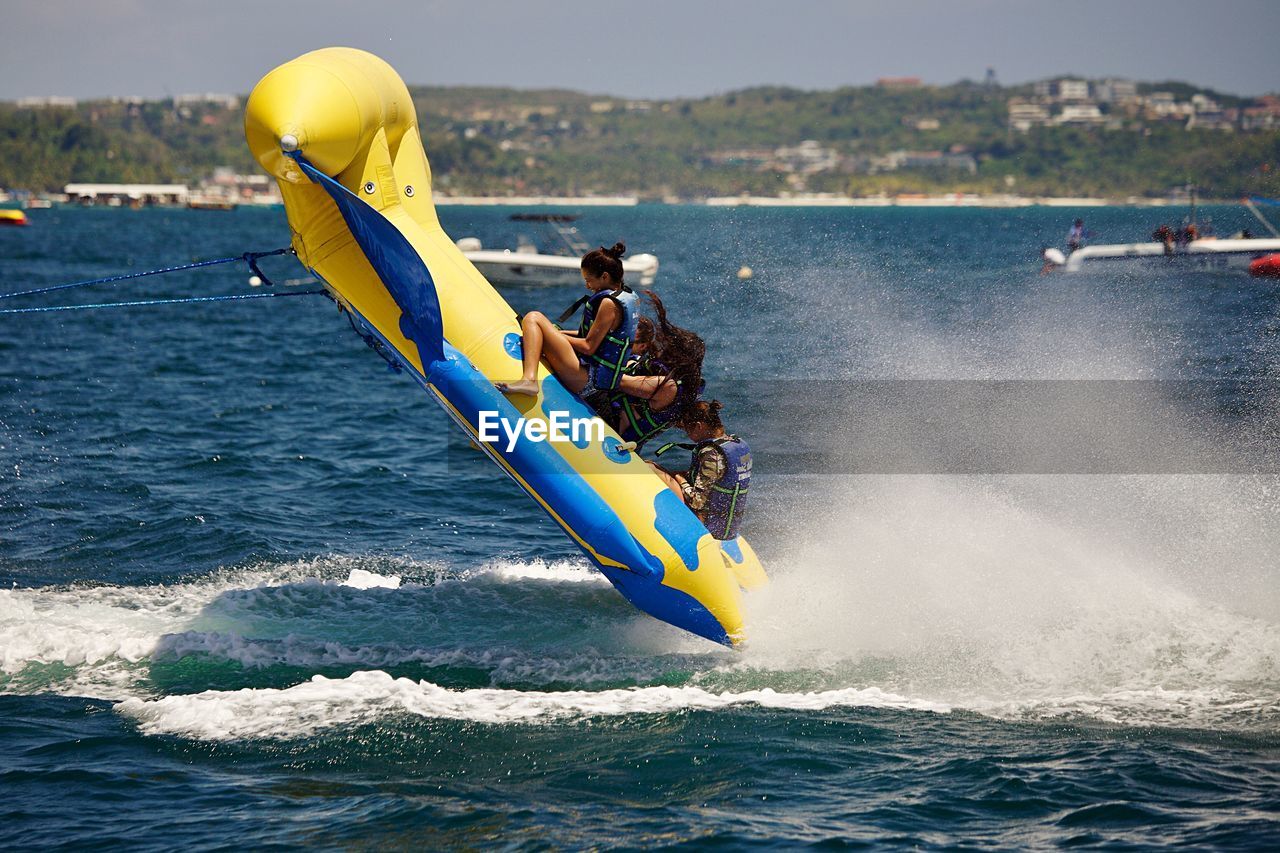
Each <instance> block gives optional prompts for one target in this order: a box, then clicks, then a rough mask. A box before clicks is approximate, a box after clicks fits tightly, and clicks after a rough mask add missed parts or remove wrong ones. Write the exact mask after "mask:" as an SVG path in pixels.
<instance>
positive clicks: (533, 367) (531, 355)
mask: <svg viewBox="0 0 1280 853" xmlns="http://www.w3.org/2000/svg"><path fill="white" fill-rule="evenodd" d="M520 331H521V332H522V333H523V335H524V341H523V348H524V361H523V367H524V374H523V375H522V376H521V377H520V381H519V382H495V383H494V384H495V385H496V386H497V387H498V390H499V391H502V392H504V393H507V394H528V395H530V396H535V395H537V393H538V362H539V361H541V360H542V359H543V358H544V357H545V358H546V360H547V364H548V365H549V366H550V367H551V371H552V372H553V373H554V374H555V375H556V376H557V377H559V379H560V381H561V382H562V383H563V384H564V387H565V388H567V389H569V390H570V391H572V392H574V393H577V392H578V391H581V390H582V389H583V388H585V387H587V371H586V369H585V368H583V366H582V365H581V364H579V363H578V354H577V353H576V352H575V351H574V349H573V345H572V344H570V343H569V339H568V338H566V337H565V336H564V335H563V334H561V333H560V330H559V329H557V328H556V327H555V326H554V325H553V324H552V322H551V321H550V320H548V319H547V317H546V315H545V314H543V313H541V312H540V311H531V312H529V313H528V314H525V315H524V320H523V321H521V323H520Z"/></svg>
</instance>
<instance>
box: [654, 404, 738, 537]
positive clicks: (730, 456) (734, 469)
mask: <svg viewBox="0 0 1280 853" xmlns="http://www.w3.org/2000/svg"><path fill="white" fill-rule="evenodd" d="M722 408H723V404H721V403H720V401H719V400H712V401H711V402H709V403H708V402H707V401H706V400H698V401H697V402H696V403H693V404H692V405H691V406H689V408H688V410H687V411H686V412H685V413H684V415H683V416H681V418H680V420H679V421H678V425H679V426H680V427H681V428H682V429H683V430H684V431H685V432H686V433H688V435H689V438H691V439H693V440H694V441H695V442H696V444H692V445H690V444H682V445H678V446H680V447H685V448H688V449H690V450H692V451H693V464H692V465H690V466H689V470H688V471H682V472H679V473H677V472H674V471H667V470H666V469H664V468H661V467H659V466H658V465H657V464H655V463H653V462H650V463H649V464H650V465H652V466H653V469H654V471H655V472H657V474H658V476H659V477H661V478H662V479H663V480H664V481H665V482H666V484H667V487H668V488H669V489H671V491H673V492H675V493H676V494H677V495H679V496H680V499H681V500H683V501H684V502H685V504H687V505H688V507H689V509H691V510H693V511H694V514H696V515H697V516H698V519H699V520H700V521H702V523H703V524H705V525H706V527H707V530H708V531H709V532H710V533H711V535H712V536H713V537H715V538H716V539H721V540H728V539H734V538H736V537H737V535H738V527H739V526H740V525H741V523H742V513H743V510H744V509H745V507H746V497H747V492H748V490H749V489H750V487H751V448H750V447H748V446H747V443H746V442H745V441H743V440H742V439H740V438H738V437H737V436H736V435H729V434H727V433H726V432H725V429H724V424H723V423H722V422H721V421H720V410H721V409H722ZM673 446H677V445H674V444H668V445H666V446H664V447H663V448H661V449H660V450H659V451H658V453H659V455H661V454H662V452H663V451H665V450H668V449H669V448H671V447H673Z"/></svg>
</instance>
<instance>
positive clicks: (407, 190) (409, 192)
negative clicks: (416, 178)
mask: <svg viewBox="0 0 1280 853" xmlns="http://www.w3.org/2000/svg"><path fill="white" fill-rule="evenodd" d="M404 194H405V195H406V196H408V197H409V198H413V184H406V185H405V188H404Z"/></svg>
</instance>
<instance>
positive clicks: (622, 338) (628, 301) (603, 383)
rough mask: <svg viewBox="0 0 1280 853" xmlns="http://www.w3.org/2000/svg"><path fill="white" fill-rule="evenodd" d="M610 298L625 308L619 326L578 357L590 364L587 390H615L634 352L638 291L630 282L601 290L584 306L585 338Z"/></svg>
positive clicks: (581, 332)
mask: <svg viewBox="0 0 1280 853" xmlns="http://www.w3.org/2000/svg"><path fill="white" fill-rule="evenodd" d="M606 299H612V300H613V301H614V303H615V304H616V305H617V306H618V309H619V310H620V311H621V312H622V318H621V321H620V322H619V323H618V328H616V329H614V330H613V331H611V332H609V333H608V334H607V335H605V338H604V340H603V341H601V342H600V346H599V347H597V348H596V351H595V352H594V353H592V354H591V355H580V356H578V361H579V362H580V363H581V364H582V366H583V367H585V368H587V387H586V388H585V389H583V393H584V394H587V393H591V392H593V391H612V390H613V389H615V388H617V387H618V383H619V382H620V381H621V380H622V369H623V368H624V367H625V366H626V364H627V356H629V355H630V354H631V341H633V340H634V339H635V336H636V321H637V319H638V318H637V316H636V310H635V305H636V295H635V292H634V291H632V290H631V288H629V287H627V286H626V285H623V286H622V289H621V290H618V291H613V290H599V291H596V293H594V294H592V296H591V297H590V298H589V299H588V300H587V304H586V307H585V308H583V309H582V322H581V323H580V324H579V325H578V334H579V335H581V336H582V337H583V338H585V337H586V336H587V334H588V333H589V332H590V331H591V326H592V324H593V323H595V320H596V315H597V314H599V313H600V305H601V304H602V303H603V302H604V300H606Z"/></svg>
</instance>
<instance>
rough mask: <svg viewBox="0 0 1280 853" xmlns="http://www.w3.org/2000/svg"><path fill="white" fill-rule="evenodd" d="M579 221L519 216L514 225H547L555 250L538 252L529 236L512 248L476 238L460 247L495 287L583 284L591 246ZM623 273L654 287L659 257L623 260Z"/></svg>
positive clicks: (554, 215)
mask: <svg viewBox="0 0 1280 853" xmlns="http://www.w3.org/2000/svg"><path fill="white" fill-rule="evenodd" d="M577 219H578V217H577V216H573V215H571V214H567V213H516V214H513V215H512V216H511V220H512V221H513V222H533V223H538V224H540V225H544V226H547V228H548V230H549V231H550V233H551V235H552V237H553V242H552V247H553V249H554V251H552V252H543V251H539V249H538V247H537V246H536V245H535V244H534V243H533V241H532V240H530V239H529V238H528V237H526V236H524V235H521V236H520V238H519V240H518V241H517V243H516V248H515V249H514V250H512V249H486V248H484V246H483V245H482V244H481V243H480V240H479V238H477V237H463V238H462V239H461V240H459V241H458V248H459V249H461V250H462V254H463V255H465V256H466V258H467V260H469V261H471V263H473V264H475V267H476V269H478V270H480V272H481V273H482V274H483V275H484V277H485V278H487V279H488V280H489V281H490V282H492V283H493V284H533V285H552V284H581V283H582V271H581V268H580V267H579V264H580V262H581V260H582V256H583V255H585V254H586V253H587V252H589V251H590V250H591V247H590V246H588V245H587V243H586V242H585V241H584V240H583V239H582V237H581V236H580V235H579V234H578V229H577V228H576V227H574V225H573V223H574V222H576V221H577ZM622 271H623V272H624V273H626V274H627V275H629V276H631V278H632V280H636V281H638V283H639V284H640V285H641V286H643V287H649V286H650V285H652V284H653V281H654V278H656V277H657V275H658V258H657V256H655V255H649V254H640V255H632V256H631V257H629V258H623V259H622Z"/></svg>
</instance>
